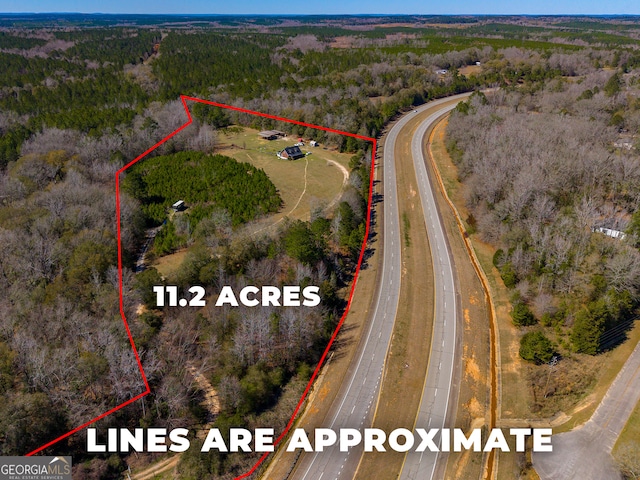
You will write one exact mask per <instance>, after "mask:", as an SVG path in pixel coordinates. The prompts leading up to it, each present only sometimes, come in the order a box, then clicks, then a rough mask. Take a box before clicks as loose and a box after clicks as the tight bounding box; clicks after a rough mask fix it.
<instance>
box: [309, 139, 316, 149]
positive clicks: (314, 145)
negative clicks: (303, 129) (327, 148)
mask: <svg viewBox="0 0 640 480" xmlns="http://www.w3.org/2000/svg"><path fill="white" fill-rule="evenodd" d="M309 145H311V146H312V147H317V146H318V142H316V141H315V140H311V141H310V142H309Z"/></svg>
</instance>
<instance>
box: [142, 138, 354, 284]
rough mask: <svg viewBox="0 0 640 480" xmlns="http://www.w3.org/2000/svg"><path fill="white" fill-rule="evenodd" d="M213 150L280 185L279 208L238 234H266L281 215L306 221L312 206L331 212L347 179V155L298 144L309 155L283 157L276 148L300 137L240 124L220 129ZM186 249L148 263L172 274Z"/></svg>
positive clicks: (332, 150) (162, 272)
mask: <svg viewBox="0 0 640 480" xmlns="http://www.w3.org/2000/svg"><path fill="white" fill-rule="evenodd" d="M218 141H219V142H220V143H219V145H218V146H217V148H216V149H215V153H219V154H222V155H227V156H229V157H232V158H234V159H236V160H237V161H239V162H247V163H250V164H252V165H254V166H255V167H258V168H261V169H263V170H264V171H265V173H266V174H267V176H268V177H269V179H270V180H271V181H272V182H273V184H274V185H275V186H276V188H277V189H278V193H279V194H280V196H281V197H282V201H283V206H282V208H281V209H280V211H279V212H278V213H275V214H273V215H268V216H266V217H263V218H260V219H258V220H256V221H254V222H251V224H249V225H247V226H246V227H244V231H243V232H242V233H247V234H251V235H255V234H257V233H269V230H271V229H273V228H275V227H277V226H278V225H279V224H280V223H281V222H282V221H283V220H284V219H285V218H289V219H292V220H309V218H310V214H311V212H312V211H318V210H319V211H322V212H323V213H324V214H327V215H330V214H331V212H332V210H333V208H334V207H335V206H336V205H337V204H338V202H339V200H340V196H341V194H342V192H343V190H344V188H345V186H346V185H347V182H348V180H349V160H350V158H351V155H350V154H347V153H340V152H338V151H337V150H336V149H329V148H326V147H323V146H317V147H310V146H307V145H305V146H304V147H302V151H303V152H311V154H310V155H308V156H306V157H305V158H301V159H298V160H291V161H289V160H282V159H280V158H278V157H277V156H276V153H277V152H278V151H279V150H282V149H284V147H288V146H291V145H293V144H294V143H297V142H298V138H297V137H296V138H294V137H288V138H284V139H281V140H271V141H270V140H263V139H262V138H260V137H259V135H258V131H257V130H253V129H251V128H244V127H230V128H227V129H224V130H221V131H220V133H219V137H218ZM187 252H188V249H184V250H180V251H178V252H175V253H172V254H170V255H165V256H163V257H160V258H158V259H157V260H155V261H154V262H153V264H152V266H153V267H155V268H156V269H157V270H158V271H159V272H160V274H161V275H162V276H164V277H165V278H168V277H170V276H171V275H172V274H173V273H175V272H176V271H177V270H178V269H179V268H180V265H181V264H182V261H183V260H184V258H185V256H186V254H187Z"/></svg>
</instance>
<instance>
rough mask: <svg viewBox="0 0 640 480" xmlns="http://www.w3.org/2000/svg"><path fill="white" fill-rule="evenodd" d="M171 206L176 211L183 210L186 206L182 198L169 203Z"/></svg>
mask: <svg viewBox="0 0 640 480" xmlns="http://www.w3.org/2000/svg"><path fill="white" fill-rule="evenodd" d="M171 208H173V209H174V210H175V211H176V212H180V211H182V210H184V209H185V208H187V207H186V205H185V204H184V200H178V201H177V202H176V203H174V204H173V205H171Z"/></svg>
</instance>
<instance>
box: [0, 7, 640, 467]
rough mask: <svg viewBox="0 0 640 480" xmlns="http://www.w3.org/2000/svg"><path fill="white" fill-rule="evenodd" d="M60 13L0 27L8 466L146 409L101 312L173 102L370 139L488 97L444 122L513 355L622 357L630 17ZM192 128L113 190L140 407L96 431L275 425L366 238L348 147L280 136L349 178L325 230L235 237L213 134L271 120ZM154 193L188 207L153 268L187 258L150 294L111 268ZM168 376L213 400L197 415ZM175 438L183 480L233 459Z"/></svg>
mask: <svg viewBox="0 0 640 480" xmlns="http://www.w3.org/2000/svg"><path fill="white" fill-rule="evenodd" d="M62 18H63V20H61V17H60V16H51V15H42V16H28V15H27V16H21V15H19V16H15V17H14V16H6V17H5V16H3V17H2V18H1V19H0V64H1V65H2V66H3V68H2V70H1V71H0V240H2V245H3V249H2V253H0V287H2V289H3V291H4V292H5V294H4V295H3V297H2V299H0V395H1V396H2V398H3V402H2V403H1V404H0V454H2V455H22V454H24V453H27V452H28V451H30V450H32V449H34V448H37V447H39V446H40V445H42V444H44V443H45V442H46V441H49V440H51V439H53V438H55V437H57V436H58V435H60V434H62V433H64V432H66V431H68V430H70V429H71V428H73V427H75V426H77V425H80V424H82V423H83V422H86V421H87V420H89V419H91V418H94V417H95V416H97V415H99V414H101V413H103V412H104V411H106V410H108V409H109V408H112V407H115V406H116V405H118V404H120V403H122V402H123V401H126V400H128V399H129V398H132V397H133V396H135V395H136V394H138V393H139V392H141V391H143V389H144V387H143V385H142V381H141V378H140V374H139V372H138V368H137V365H136V362H135V359H134V358H133V354H132V352H131V349H130V345H129V341H128V338H127V336H126V334H125V332H124V329H123V328H122V321H121V319H120V312H119V309H118V275H117V268H116V227H115V222H114V218H113V217H114V212H115V198H114V175H115V172H116V171H118V169H120V168H121V167H122V166H123V165H125V164H126V163H128V162H129V161H130V160H132V159H133V158H135V157H137V156H138V155H139V154H140V153H141V152H143V151H145V150H146V149H148V148H149V147H150V146H152V145H153V144H154V143H155V142H157V141H159V140H160V139H162V138H164V137H165V136H166V135H167V134H169V133H171V132H173V131H174V130H175V129H176V128H178V127H180V126H181V125H183V124H184V123H185V121H186V115H185V112H184V109H183V105H182V103H181V102H180V101H179V98H178V97H179V95H181V94H184V95H192V96H198V97H201V98H205V99H211V100H214V101H216V102H221V103H227V104H232V105H236V106H239V107H244V108H248V109H251V110H256V111H261V112H265V113H270V114H274V115H278V116H283V117H289V118H292V119H296V120H299V121H303V122H309V123H313V124H319V125H323V126H327V127H330V128H334V129H338V130H344V131H350V132H353V133H357V134H361V135H365V136H374V137H375V136H379V135H380V134H381V132H382V130H383V128H384V127H385V125H386V124H387V123H388V121H389V120H390V119H392V118H394V117H395V116H396V115H397V114H398V113H401V112H403V111H406V110H408V109H410V108H412V107H413V106H416V105H419V104H422V103H424V102H426V101H428V100H431V99H433V98H437V97H442V96H445V95H449V94H453V93H459V92H463V91H470V90H474V89H475V90H477V89H480V88H482V87H501V88H500V90H498V91H495V92H493V93H491V94H489V95H486V96H485V95H482V94H475V95H474V96H473V97H472V99H471V100H470V101H469V102H468V103H464V104H461V105H459V106H458V108H457V111H456V112H455V113H454V114H453V115H452V117H451V121H450V126H449V133H448V135H449V147H450V151H451V153H452V155H453V157H454V158H455V160H456V162H457V163H458V166H459V172H460V178H461V180H462V181H463V182H464V184H465V185H466V186H467V187H468V190H469V196H468V204H469V207H470V210H471V212H472V216H470V217H469V218H468V219H467V222H468V224H469V226H470V227H471V230H472V231H475V232H476V233H477V234H478V235H480V236H481V237H482V239H483V240H486V241H487V242H489V243H491V244H492V245H494V246H495V247H496V248H498V249H499V250H498V253H497V254H496V256H495V264H496V266H497V267H498V268H499V269H500V271H501V274H502V277H503V279H504V282H505V284H506V285H507V286H508V287H510V288H512V289H513V298H512V301H513V302H512V303H513V313H512V318H513V321H514V323H515V324H517V325H519V326H521V328H522V331H523V337H522V338H523V341H522V348H521V355H522V357H523V358H525V359H527V360H529V361H531V362H534V363H545V362H548V361H549V360H550V359H551V358H552V357H553V356H554V355H560V356H569V355H588V354H597V353H598V352H600V351H602V350H603V349H608V348H613V346H614V345H615V342H617V341H619V339H620V338H622V337H620V336H619V335H618V336H607V332H624V329H625V328H626V326H627V325H628V323H627V322H626V320H627V319H630V318H631V317H632V316H633V315H634V314H635V312H636V309H637V306H638V294H639V289H640V254H639V253H638V246H639V245H640V210H638V204H639V202H640V167H639V158H638V153H637V152H638V151H637V147H638V137H637V135H638V134H639V132H640V103H639V102H638V100H637V97H638V94H639V93H640V80H639V79H640V75H639V74H638V70H637V68H638V66H639V65H640V54H639V53H638V50H637V47H638V43H639V41H638V40H637V33H638V29H639V28H640V27H638V24H637V21H636V20H634V19H632V20H629V19H627V18H625V17H620V18H617V19H616V20H615V21H614V20H611V21H604V20H602V19H595V20H594V19H572V18H562V17H558V18H552V19H542V18H537V17H531V18H526V19H511V18H507V17H505V18H504V19H498V18H491V19H486V18H481V17H478V18H476V17H464V18H462V17H410V18H407V17H392V16H389V17H375V18H370V17H331V16H328V17H323V18H315V17H314V18H302V17H290V18H276V17H271V16H267V17H247V18H241V17H224V16H219V17H198V18H197V19H192V18H191V19H190V18H187V19H184V18H180V19H179V20H176V18H175V17H172V16H157V17H156V16H148V15H142V16H135V17H120V16H91V15H67V16H63V17H62ZM175 22H178V23H177V24H176V23H175ZM399 24H402V25H399ZM436 24H437V25H439V26H434V25H436ZM123 25H125V26H123ZM469 67H473V69H475V70H474V71H473V73H471V74H469V73H464V74H463V73H462V72H466V71H467V70H465V69H468V68H469ZM192 110H193V113H194V117H195V120H194V122H193V124H192V125H191V126H190V127H188V128H187V129H185V130H184V131H183V132H181V133H180V134H179V135H178V136H176V137H174V138H172V139H171V140H170V141H168V142H166V143H165V144H163V145H162V146H161V147H159V148H158V149H156V150H155V151H154V152H152V154H150V156H149V157H147V158H145V159H144V160H142V161H140V162H139V163H138V164H137V165H135V166H134V167H133V168H130V169H129V170H128V171H127V173H126V174H124V175H123V177H122V186H123V189H122V190H123V191H122V192H121V198H120V201H121V223H122V227H123V230H122V242H123V248H124V263H125V268H124V272H123V275H124V286H125V290H124V311H125V313H126V316H127V318H128V319H129V325H130V327H131V331H132V334H133V337H134V339H135V342H136V345H137V347H138V349H139V352H140V356H141V359H142V362H143V366H144V369H145V372H146V374H147V376H148V378H149V382H150V384H151V389H152V393H151V394H150V395H149V396H147V397H145V398H144V399H143V400H141V401H139V402H136V403H135V404H133V405H130V406H128V407H127V408H125V409H123V410H120V411H119V412H118V413H117V414H115V415H112V416H109V417H107V418H105V419H103V420H101V421H100V422H99V424H98V426H99V428H101V429H104V428H107V427H110V426H118V427H130V428H133V427H136V426H151V425H153V426H166V427H168V428H175V427H187V428H189V427H194V426H197V425H202V424H203V423H206V422H209V421H212V420H214V421H215V423H214V426H215V427H219V428H221V429H223V431H225V430H226V429H228V428H229V427H230V426H234V427H238V426H247V427H250V428H251V427H255V426H263V425H264V424H268V425H269V426H270V427H272V428H274V429H275V431H276V432H279V431H281V430H282V428H283V427H284V425H285V424H286V421H287V420H288V418H289V415H290V414H291V412H292V411H293V405H295V403H296V402H297V400H298V399H299V396H300V393H301V391H302V389H303V388H304V386H305V383H306V381H307V380H308V378H309V376H310V373H311V370H312V368H313V367H314V366H315V363H316V362H317V361H318V358H319V355H320V353H321V351H322V349H323V348H324V346H325V345H326V342H327V338H328V336H329V335H330V333H331V332H332V331H333V329H334V327H335V325H336V322H337V320H338V318H339V316H340V314H341V312H342V310H343V308H344V300H343V298H342V289H343V287H345V286H347V285H348V284H349V282H350V280H351V278H352V275H353V271H354V267H355V262H356V260H357V256H358V254H359V251H360V247H361V245H362V240H363V236H364V230H365V220H366V219H365V215H366V202H367V198H368V195H369V181H370V167H371V165H370V158H371V152H370V151H367V148H369V144H368V143H365V142H362V141H359V140H356V139H354V138H352V137H345V136H341V135H337V134H333V133H327V132H323V131H320V130H314V129H311V128H306V127H302V126H298V125H293V124H287V125H286V126H284V127H283V126H282V125H277V127H278V128H285V129H287V133H288V134H293V135H298V136H303V137H304V138H305V139H308V140H312V139H313V140H317V141H320V142H321V143H322V145H323V146H324V145H326V146H328V147H330V148H334V147H335V148H337V149H339V150H341V151H343V152H350V153H352V154H353V158H352V160H351V163H350V165H349V166H350V168H351V174H350V177H349V185H348V186H347V188H346V189H345V191H344V193H343V196H342V198H341V199H340V202H338V204H337V206H336V208H335V210H334V212H331V213H330V214H326V215H323V214H320V213H319V212H315V211H314V212H312V215H311V218H310V219H309V221H289V222H283V223H282V225H281V227H280V228H279V229H278V230H277V231H276V232H275V233H273V234H270V235H266V234H260V235H253V236H252V235H249V234H248V232H249V230H250V229H249V228H248V227H247V225H248V223H250V222H251V221H253V220H255V219H257V218H258V217H260V216H262V215H266V214H269V213H271V212H274V211H276V210H277V209H278V208H280V205H281V203H280V198H279V196H278V193H277V192H276V191H275V187H274V186H273V184H272V183H271V181H270V180H269V179H268V178H267V176H266V175H265V174H264V172H262V171H261V170H258V169H255V168H254V167H251V166H250V165H247V164H239V163H237V162H235V161H232V160H230V159H228V158H226V157H221V156H219V155H213V154H212V153H215V148H216V129H220V128H226V127H229V126H230V125H232V124H238V125H247V126H251V127H254V128H256V129H258V130H265V129H272V128H275V127H276V124H275V123H274V122H272V121H271V120H268V119H265V118H259V117H255V116H251V115H246V114H241V113H238V112H233V111H229V112H226V111H223V110H221V109H217V108H214V107H205V106H201V105H196V106H194V107H193V109H192ZM190 168H191V169H193V171H192V172H189V169H190ZM194 172H197V174H196V175H193V174H192V173H194ZM212 185H215V188H211V187H212ZM177 200H185V202H187V204H188V207H189V208H187V210H186V211H185V212H181V213H180V214H179V215H175V216H174V217H173V218H172V219H171V220H170V221H168V222H167V224H166V225H165V226H164V227H163V228H162V229H161V230H160V232H159V233H158V235H157V236H156V239H155V242H154V246H153V252H152V254H154V255H156V256H162V255H165V254H167V253H169V252H172V251H174V250H175V249H176V248H182V247H188V250H187V253H186V254H185V260H184V261H183V262H182V264H181V265H180V266H179V268H177V269H176V271H175V273H172V274H171V275H169V276H167V278H162V277H161V275H160V273H159V272H158V271H157V270H155V269H154V268H147V269H146V270H144V271H142V272H140V273H134V270H135V263H136V260H137V259H138V258H139V255H140V252H141V248H142V244H143V242H144V239H145V233H146V230H147V229H148V228H149V227H152V226H157V225H160V224H161V223H162V222H164V220H165V219H166V218H167V207H169V206H170V205H171V204H172V203H173V202H175V201H177ZM598 228H607V229H614V230H619V231H621V232H625V233H626V236H625V238H611V237H609V236H607V235H605V234H604V233H602V232H600V231H594V229H598ZM160 284H167V285H177V286H178V287H179V288H180V289H181V291H184V290H185V289H186V288H188V287H189V286H191V285H194V284H197V285H203V286H205V287H206V289H207V292H209V293H213V292H215V291H219V288H220V287H221V286H222V285H231V286H232V287H234V289H236V288H242V287H243V286H246V285H263V284H269V285H276V286H281V285H285V284H286V285H301V286H306V285H318V286H320V295H321V298H322V305H321V307H320V308H314V309H305V308H303V307H299V308H298V307H296V308H291V307H289V308H282V307H269V308H264V309H259V310H252V309H250V308H248V307H238V308H229V307H224V308H215V307H214V306H213V303H212V302H209V304H208V306H207V307H205V308H204V309H201V310H198V309H192V308H185V309H175V308H173V309H172V308H168V307H165V308H156V307H155V305H154V301H155V296H154V295H153V292H152V290H151V288H152V287H153V286H154V285H160ZM580 352H582V353H580ZM186 365H194V366H195V367H196V368H197V369H199V370H200V371H201V372H203V374H204V375H205V376H206V378H207V379H208V380H209V381H210V383H211V384H212V385H213V387H214V388H215V389H216V390H217V391H218V393H219V396H220V400H221V408H222V411H221V414H220V415H219V416H218V417H216V418H215V419H212V418H210V417H209V414H208V412H207V411H206V410H205V409H204V408H203V407H202V405H201V401H202V400H203V392H202V391H201V389H200V388H199V387H198V385H197V384H196V382H195V381H194V378H193V376H192V375H190V374H189V373H188V372H187V371H186V369H185V366H186ZM196 443H197V441H196V440H193V441H192V444H193V445H194V446H192V448H191V450H190V451H189V452H188V453H187V454H185V455H184V456H183V458H182V459H181V463H180V465H179V471H180V473H181V475H182V476H184V478H198V479H200V478H213V477H215V478H232V477H233V476H235V475H236V474H239V473H241V472H242V471H245V470H246V467H247V465H249V464H252V463H253V462H254V461H255V458H254V457H253V456H251V455H244V454H243V455H234V454H229V455H222V454H217V455H209V456H202V455H199V454H198V449H197V448H196V446H195V445H196ZM56 448H58V447H56ZM59 448H61V449H65V451H68V452H70V453H72V454H73V455H74V463H76V467H75V468H74V478H81V479H98V478H104V479H108V478H120V477H121V472H122V471H123V470H124V469H125V464H124V457H121V456H117V455H112V456H106V455H104V456H100V455H92V456H91V457H89V456H86V454H85V453H83V451H84V438H83V435H82V434H79V435H74V436H71V437H69V438H68V439H66V440H65V441H64V442H63V445H62V446H60V447H59Z"/></svg>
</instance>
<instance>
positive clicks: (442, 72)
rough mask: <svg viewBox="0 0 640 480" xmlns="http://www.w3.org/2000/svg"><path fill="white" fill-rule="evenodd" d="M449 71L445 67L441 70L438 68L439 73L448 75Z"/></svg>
mask: <svg viewBox="0 0 640 480" xmlns="http://www.w3.org/2000/svg"><path fill="white" fill-rule="evenodd" d="M447 72H448V70H446V69H444V68H443V69H441V70H436V73H437V74H438V75H446V74H447Z"/></svg>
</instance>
